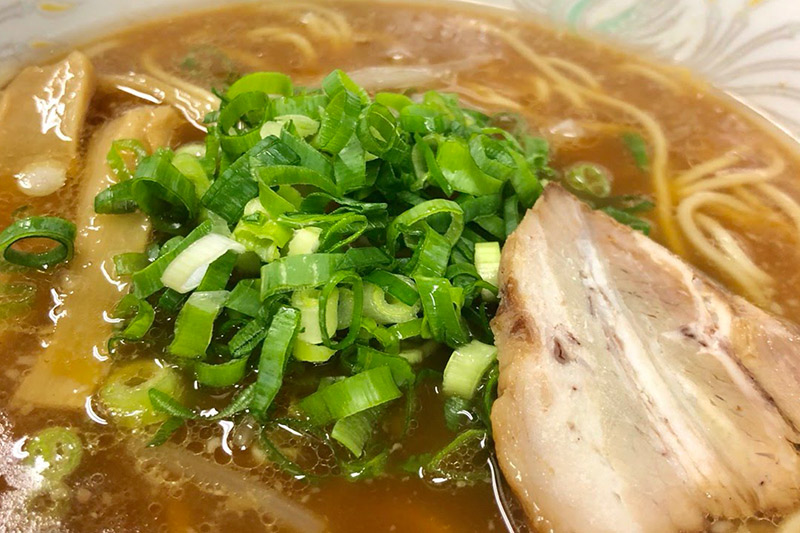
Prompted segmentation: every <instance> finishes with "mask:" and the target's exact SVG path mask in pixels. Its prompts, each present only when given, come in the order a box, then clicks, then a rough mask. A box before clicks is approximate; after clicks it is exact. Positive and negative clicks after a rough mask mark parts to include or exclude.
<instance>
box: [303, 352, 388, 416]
mask: <svg viewBox="0 0 800 533" xmlns="http://www.w3.org/2000/svg"><path fill="white" fill-rule="evenodd" d="M400 396H401V393H400V390H399V389H398V388H397V385H395V382H394V379H393V378H392V372H391V370H390V369H389V367H386V366H381V367H377V368H373V369H371V370H366V371H364V372H361V373H359V374H356V375H355V376H351V377H349V378H345V379H343V380H341V381H337V382H336V383H334V384H332V385H330V386H328V387H325V388H324V389H321V390H318V391H317V392H315V393H313V394H311V395H310V396H306V397H305V398H303V399H302V400H300V402H298V404H297V407H298V408H299V409H300V410H301V411H302V412H304V413H305V414H306V415H307V416H308V418H309V419H310V420H311V422H312V423H313V424H315V425H318V426H323V425H326V424H329V423H331V422H333V421H335V420H339V419H341V418H345V417H348V416H352V415H354V414H356V413H360V412H362V411H366V410H367V409H371V408H372V407H376V406H378V405H382V404H385V403H387V402H390V401H392V400H394V399H397V398H399V397H400Z"/></svg>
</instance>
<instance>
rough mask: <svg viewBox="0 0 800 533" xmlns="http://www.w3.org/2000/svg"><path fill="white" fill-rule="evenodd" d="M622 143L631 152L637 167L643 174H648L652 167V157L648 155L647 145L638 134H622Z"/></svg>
mask: <svg viewBox="0 0 800 533" xmlns="http://www.w3.org/2000/svg"><path fill="white" fill-rule="evenodd" d="M622 142H624V143H625V146H626V147H627V148H628V150H629V151H630V153H631V155H632V156H633V160H634V162H635V163H636V167H637V168H638V169H639V170H641V171H642V172H647V169H648V167H649V166H650V156H648V155H647V143H646V142H645V140H644V138H643V137H642V136H641V135H639V134H638V133H633V132H628V133H623V134H622Z"/></svg>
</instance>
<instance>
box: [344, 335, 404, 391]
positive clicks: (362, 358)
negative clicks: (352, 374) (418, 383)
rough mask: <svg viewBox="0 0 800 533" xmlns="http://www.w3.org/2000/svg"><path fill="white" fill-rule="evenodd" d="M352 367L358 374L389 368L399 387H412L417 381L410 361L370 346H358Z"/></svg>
mask: <svg viewBox="0 0 800 533" xmlns="http://www.w3.org/2000/svg"><path fill="white" fill-rule="evenodd" d="M352 366H353V370H354V371H356V372H362V371H364V370H370V369H373V368H378V367H382V366H385V367H388V368H389V370H390V371H391V373H392V378H393V379H394V382H395V383H396V384H397V386H398V387H406V386H408V385H411V384H413V383H414V381H415V379H416V376H415V375H414V371H413V370H412V369H411V366H410V364H409V362H408V361H406V360H405V359H403V358H402V357H400V356H398V355H391V354H387V353H383V352H380V351H378V350H375V349H373V348H370V347H368V346H363V345H359V346H358V349H357V350H356V357H355V361H354V362H353V364H352Z"/></svg>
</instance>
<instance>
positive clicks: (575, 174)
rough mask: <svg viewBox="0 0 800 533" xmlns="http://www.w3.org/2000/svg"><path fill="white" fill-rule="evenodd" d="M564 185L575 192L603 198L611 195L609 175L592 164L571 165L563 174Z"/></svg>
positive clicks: (598, 166)
mask: <svg viewBox="0 0 800 533" xmlns="http://www.w3.org/2000/svg"><path fill="white" fill-rule="evenodd" d="M564 183H565V184H566V185H567V187H569V188H570V189H572V190H573V191H575V192H578V193H585V194H589V195H591V196H593V197H595V198H605V197H607V196H608V195H609V194H611V174H610V173H609V171H608V170H607V169H605V168H604V167H602V166H600V165H597V164H594V163H579V164H577V165H573V166H572V167H570V168H569V169H568V170H567V171H566V172H565V173H564Z"/></svg>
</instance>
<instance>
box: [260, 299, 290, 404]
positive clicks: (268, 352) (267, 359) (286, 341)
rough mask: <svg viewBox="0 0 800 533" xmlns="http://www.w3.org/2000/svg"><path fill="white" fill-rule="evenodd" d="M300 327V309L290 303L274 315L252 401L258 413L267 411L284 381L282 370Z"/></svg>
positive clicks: (263, 350) (264, 346) (262, 352)
mask: <svg viewBox="0 0 800 533" xmlns="http://www.w3.org/2000/svg"><path fill="white" fill-rule="evenodd" d="M299 327H300V313H299V312H298V311H297V310H296V309H292V308H290V307H282V308H281V309H280V310H278V312H277V314H276V315H275V318H273V319H272V324H271V325H270V327H269V331H268V332H267V336H266V338H265V339H264V345H263V347H262V348H261V358H260V359H259V363H258V379H257V380H256V383H255V386H254V389H253V399H252V401H251V404H250V406H251V408H252V410H253V412H254V414H255V415H256V416H260V417H263V416H264V415H266V411H267V409H268V408H269V406H270V405H271V404H272V400H274V399H275V395H276V394H278V390H279V389H280V388H281V385H282V384H283V372H284V370H285V368H286V362H287V361H288V359H289V351H290V349H291V347H292V344H293V342H294V339H295V336H296V334H297V330H298V329H299Z"/></svg>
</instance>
